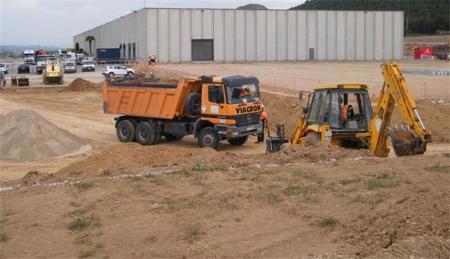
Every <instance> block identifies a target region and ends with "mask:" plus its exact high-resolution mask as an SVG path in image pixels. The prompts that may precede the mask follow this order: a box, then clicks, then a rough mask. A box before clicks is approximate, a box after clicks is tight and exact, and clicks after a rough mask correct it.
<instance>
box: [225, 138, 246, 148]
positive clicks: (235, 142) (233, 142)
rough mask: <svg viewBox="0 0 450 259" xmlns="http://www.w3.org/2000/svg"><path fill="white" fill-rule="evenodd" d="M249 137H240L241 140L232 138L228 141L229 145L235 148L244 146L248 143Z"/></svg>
mask: <svg viewBox="0 0 450 259" xmlns="http://www.w3.org/2000/svg"><path fill="white" fill-rule="evenodd" d="M247 139H248V136H244V137H239V138H230V139H229V140H228V143H230V144H231V145H234V146H241V145H244V144H245V142H247Z"/></svg>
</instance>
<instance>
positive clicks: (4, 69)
mask: <svg viewBox="0 0 450 259" xmlns="http://www.w3.org/2000/svg"><path fill="white" fill-rule="evenodd" d="M0 72H3V74H5V75H6V74H8V66H7V65H6V64H4V63H0Z"/></svg>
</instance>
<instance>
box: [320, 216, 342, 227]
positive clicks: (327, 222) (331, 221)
mask: <svg viewBox="0 0 450 259" xmlns="http://www.w3.org/2000/svg"><path fill="white" fill-rule="evenodd" d="M338 224H339V221H338V220H337V219H335V218H333V217H326V218H323V219H321V220H320V221H319V226H320V227H322V228H335V227H336V226H337V225H338Z"/></svg>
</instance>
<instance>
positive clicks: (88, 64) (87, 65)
mask: <svg viewBox="0 0 450 259" xmlns="http://www.w3.org/2000/svg"><path fill="white" fill-rule="evenodd" d="M81 71H83V72H85V71H95V63H94V61H90V60H87V61H83V63H81Z"/></svg>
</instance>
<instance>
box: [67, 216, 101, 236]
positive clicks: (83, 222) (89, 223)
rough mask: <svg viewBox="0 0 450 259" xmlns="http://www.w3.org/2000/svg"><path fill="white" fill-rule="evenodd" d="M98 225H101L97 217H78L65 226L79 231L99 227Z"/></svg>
mask: <svg viewBox="0 0 450 259" xmlns="http://www.w3.org/2000/svg"><path fill="white" fill-rule="evenodd" d="M99 226H101V224H100V222H99V220H98V219H97V218H94V217H90V218H85V217H78V218H75V219H74V220H73V221H72V222H70V223H69V226H68V227H67V228H68V229H69V230H71V231H72V232H81V231H84V230H86V229H87V228H89V227H99Z"/></svg>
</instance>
